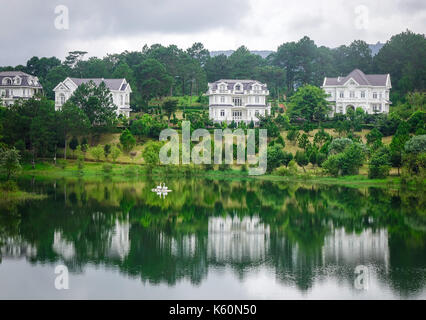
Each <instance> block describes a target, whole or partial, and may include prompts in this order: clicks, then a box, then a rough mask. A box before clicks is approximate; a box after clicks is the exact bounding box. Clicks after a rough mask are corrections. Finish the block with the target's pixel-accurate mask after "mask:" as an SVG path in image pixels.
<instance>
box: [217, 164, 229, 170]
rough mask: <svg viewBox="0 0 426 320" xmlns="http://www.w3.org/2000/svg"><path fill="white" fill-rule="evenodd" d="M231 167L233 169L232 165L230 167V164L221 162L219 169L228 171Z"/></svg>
mask: <svg viewBox="0 0 426 320" xmlns="http://www.w3.org/2000/svg"><path fill="white" fill-rule="evenodd" d="M230 169H231V167H230V165H229V164H226V163H221V164H220V165H219V171H228V170H230Z"/></svg>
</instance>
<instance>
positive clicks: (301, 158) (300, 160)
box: [294, 151, 309, 172]
mask: <svg viewBox="0 0 426 320" xmlns="http://www.w3.org/2000/svg"><path fill="white" fill-rule="evenodd" d="M294 159H295V160H296V162H297V164H298V165H299V166H301V167H302V168H303V171H305V172H306V170H305V166H306V165H307V164H308V163H309V159H308V156H307V154H306V152H302V151H296V156H295V157H294Z"/></svg>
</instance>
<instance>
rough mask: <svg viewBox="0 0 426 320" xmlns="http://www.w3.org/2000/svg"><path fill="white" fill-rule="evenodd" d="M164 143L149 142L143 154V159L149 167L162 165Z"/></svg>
mask: <svg viewBox="0 0 426 320" xmlns="http://www.w3.org/2000/svg"><path fill="white" fill-rule="evenodd" d="M163 144H164V143H163V142H158V141H149V142H148V143H147V144H146V145H145V148H144V149H143V152H142V157H143V159H144V161H145V164H146V165H148V166H151V167H152V166H155V165H160V149H161V147H162V146H163Z"/></svg>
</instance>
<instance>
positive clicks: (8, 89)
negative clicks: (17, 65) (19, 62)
mask: <svg viewBox="0 0 426 320" xmlns="http://www.w3.org/2000/svg"><path fill="white" fill-rule="evenodd" d="M42 92H43V87H42V86H41V84H40V82H39V80H38V78H37V77H36V76H32V75H30V74H27V73H24V72H21V71H3V72H0V104H3V105H5V106H10V105H12V104H13V103H14V102H15V101H16V100H18V99H24V100H26V99H31V98H32V97H34V95H35V94H37V93H40V94H41V93H42Z"/></svg>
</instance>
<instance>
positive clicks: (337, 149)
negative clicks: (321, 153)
mask: <svg viewBox="0 0 426 320" xmlns="http://www.w3.org/2000/svg"><path fill="white" fill-rule="evenodd" d="M352 144H353V141H352V140H351V139H348V138H337V139H333V141H331V143H330V145H329V146H328V153H329V154H331V155H333V154H338V153H341V152H343V151H345V149H346V148H347V147H348V146H350V145H352Z"/></svg>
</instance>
